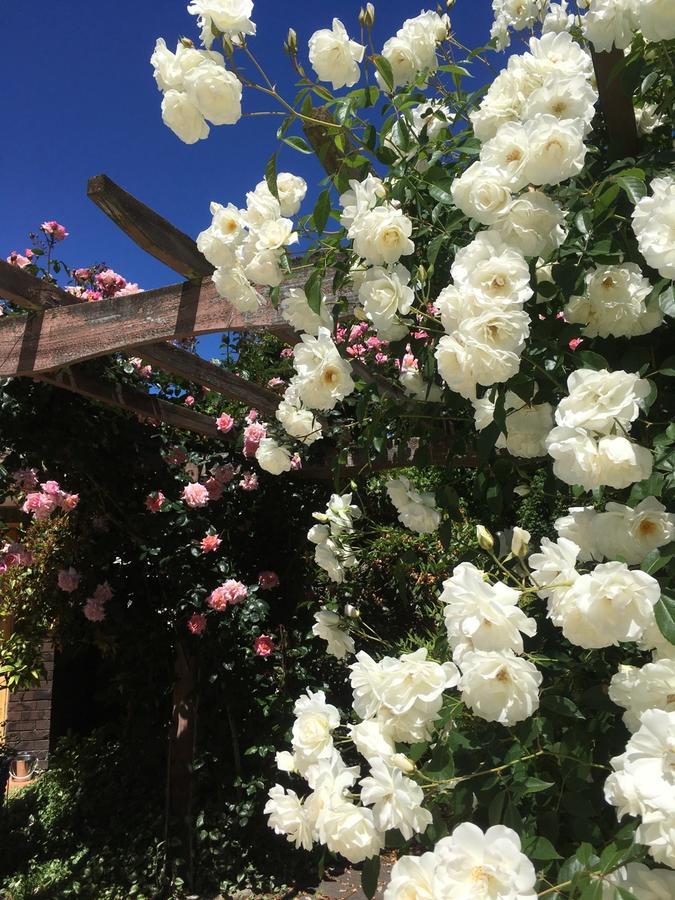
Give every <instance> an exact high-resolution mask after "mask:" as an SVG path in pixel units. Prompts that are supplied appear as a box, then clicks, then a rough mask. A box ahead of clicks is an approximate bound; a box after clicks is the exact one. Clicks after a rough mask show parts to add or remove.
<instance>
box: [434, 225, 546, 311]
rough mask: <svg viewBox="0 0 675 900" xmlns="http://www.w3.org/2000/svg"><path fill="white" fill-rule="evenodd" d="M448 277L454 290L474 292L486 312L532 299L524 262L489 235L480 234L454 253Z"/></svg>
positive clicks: (512, 250)
mask: <svg viewBox="0 0 675 900" xmlns="http://www.w3.org/2000/svg"><path fill="white" fill-rule="evenodd" d="M451 273H452V277H453V280H454V282H455V286H456V287H457V288H458V289H459V290H461V291H462V292H463V293H466V291H467V289H471V290H473V291H474V292H475V293H476V294H478V295H479V298H480V299H481V300H482V301H484V302H485V304H486V309H494V307H495V306H498V307H499V308H500V309H504V308H506V307H511V308H512V307H514V306H516V304H520V303H525V302H526V301H527V300H529V299H530V298H531V297H532V288H531V287H530V269H529V266H528V265H527V262H526V261H525V259H524V258H523V256H522V254H521V253H519V252H518V251H517V250H514V249H513V248H512V247H509V246H507V244H505V243H504V241H503V240H502V239H501V237H500V236H499V235H498V234H495V233H494V232H492V231H481V232H480V233H479V234H477V235H476V237H475V238H474V240H473V241H472V242H471V243H470V244H468V245H467V246H466V247H462V248H461V250H458V251H457V253H456V255H455V259H454V262H453V264H452V268H451ZM481 311H482V310H481ZM466 315H471V313H470V312H468V311H467V313H466Z"/></svg>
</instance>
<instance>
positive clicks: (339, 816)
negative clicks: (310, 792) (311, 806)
mask: <svg viewBox="0 0 675 900" xmlns="http://www.w3.org/2000/svg"><path fill="white" fill-rule="evenodd" d="M319 836H320V838H321V842H322V843H324V844H326V846H327V847H328V849H329V850H330V851H331V853H339V854H340V855H341V856H344V857H345V859H348V860H349V861H350V862H352V863H359V862H363V861H364V860H365V859H370V858H371V857H373V856H378V855H379V852H380V850H381V849H382V847H383V846H384V834H382V833H381V832H380V831H378V830H377V828H376V826H375V820H374V816H373V813H372V810H370V809H364V808H363V807H362V806H355V805H354V804H353V803H350V802H349V801H347V800H337V801H336V802H334V803H331V804H330V806H328V807H327V808H326V809H324V810H323V812H322V814H321V817H320V824H319Z"/></svg>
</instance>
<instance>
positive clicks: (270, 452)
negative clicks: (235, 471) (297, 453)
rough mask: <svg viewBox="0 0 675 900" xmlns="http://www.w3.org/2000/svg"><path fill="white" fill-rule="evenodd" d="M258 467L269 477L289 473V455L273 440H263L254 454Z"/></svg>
mask: <svg viewBox="0 0 675 900" xmlns="http://www.w3.org/2000/svg"><path fill="white" fill-rule="evenodd" d="M255 458H256V460H257V461H258V465H259V466H260V468H261V469H263V470H264V471H265V472H269V473H270V475H281V474H282V473H283V472H290V471H291V454H290V453H289V452H288V450H287V449H286V448H285V447H281V446H280V445H279V444H277V442H276V441H275V440H274V438H263V439H262V440H261V441H260V444H259V446H258V449H257V450H256V452H255Z"/></svg>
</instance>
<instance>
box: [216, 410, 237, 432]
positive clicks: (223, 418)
mask: <svg viewBox="0 0 675 900" xmlns="http://www.w3.org/2000/svg"><path fill="white" fill-rule="evenodd" d="M216 428H217V429H218V431H220V432H221V433H222V434H227V433H228V432H229V431H232V429H233V428H234V419H233V418H232V416H228V414H227V413H221V415H219V416H218V418H217V419H216Z"/></svg>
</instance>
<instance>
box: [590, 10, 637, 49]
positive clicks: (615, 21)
mask: <svg viewBox="0 0 675 900" xmlns="http://www.w3.org/2000/svg"><path fill="white" fill-rule="evenodd" d="M639 5H640V4H639V2H637V3H636V0H593V3H592V5H591V7H590V8H589V10H588V12H587V13H586V15H585V16H584V17H583V19H582V20H581V27H582V30H583V32H584V37H585V38H586V40H587V41H590V42H591V43H592V44H593V46H594V48H595V49H596V50H597V51H599V52H601V53H609V51H610V50H612V48H614V47H616V48H617V50H625V49H626V48H627V47H630V45H631V43H632V40H633V32H634V31H635V28H636V26H637V22H636V6H639Z"/></svg>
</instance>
